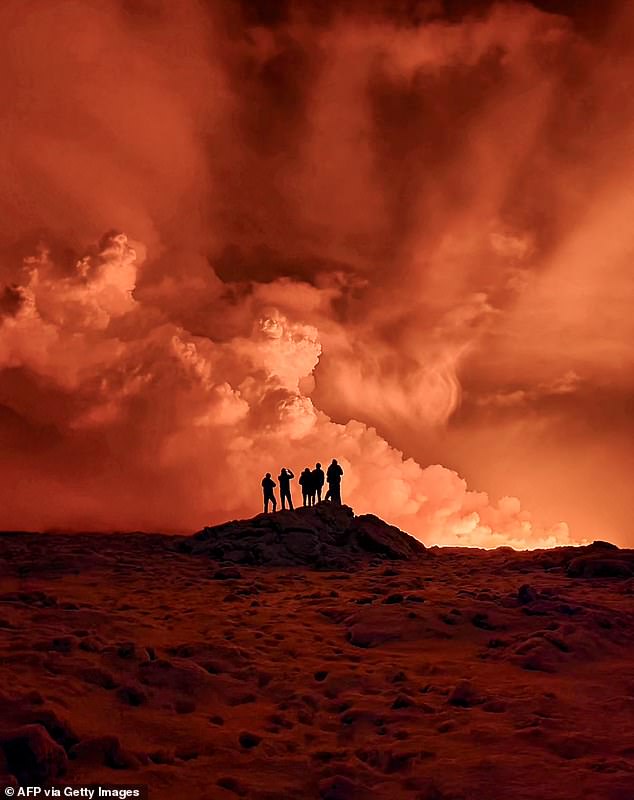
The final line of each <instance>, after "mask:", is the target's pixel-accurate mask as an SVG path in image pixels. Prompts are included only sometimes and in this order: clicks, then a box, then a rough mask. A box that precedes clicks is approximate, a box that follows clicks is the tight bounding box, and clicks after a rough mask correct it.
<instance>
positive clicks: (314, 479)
mask: <svg viewBox="0 0 634 800" xmlns="http://www.w3.org/2000/svg"><path fill="white" fill-rule="evenodd" d="M342 476H343V470H342V469H341V466H340V465H339V464H338V463H337V459H336V458H333V460H332V463H331V464H330V466H329V467H328V469H327V470H326V472H324V471H323V469H322V468H321V464H319V463H317V464H315V469H311V468H310V467H306V469H304V470H303V471H302V473H301V475H300V476H299V479H298V483H299V485H300V486H301V487H302V500H303V502H304V505H305V506H314V505H315V503H321V500H322V494H323V491H324V486H325V484H326V483H327V484H328V491H327V492H326V494H325V496H324V498H323V499H324V500H330V501H331V502H332V503H337V504H338V505H341V478H342ZM294 477H295V474H294V473H293V472H292V471H291V470H290V469H288V468H287V467H282V469H281V471H280V474H279V475H278V476H277V480H278V482H279V484H280V500H281V501H282V511H284V510H285V509H286V504H287V503H288V508H289V510H290V511H292V510H293V498H292V497H291V481H292V480H293V478H294ZM276 486H277V484H276V483H275V481H274V480H273V478H271V473H270V472H267V473H266V475H265V476H264V478H263V479H262V492H263V493H264V513H265V514H268V511H269V503H270V504H271V507H272V510H273V511H275V510H276V509H277V500H276V499H275V487H276Z"/></svg>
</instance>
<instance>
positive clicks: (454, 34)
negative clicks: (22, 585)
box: [0, 0, 634, 547]
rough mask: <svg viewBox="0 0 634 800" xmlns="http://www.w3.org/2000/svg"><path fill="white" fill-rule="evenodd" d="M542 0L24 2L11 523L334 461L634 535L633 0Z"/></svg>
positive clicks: (16, 139)
mask: <svg viewBox="0 0 634 800" xmlns="http://www.w3.org/2000/svg"><path fill="white" fill-rule="evenodd" d="M448 5H451V4H448ZM545 6H546V4H545V3H542V4H540V6H539V7H538V6H537V5H532V4H529V3H492V4H491V3H477V4H476V3H473V4H471V5H469V4H455V5H452V7H451V8H443V5H442V4H439V3H435V2H430V3H425V2H422V3H418V4H409V3H403V4H402V6H401V4H398V3H395V4H381V3H377V4H376V6H372V4H367V3H366V4H359V5H357V4H355V3H350V4H348V5H344V6H341V7H340V6H339V4H336V5H335V4H333V6H329V5H328V4H323V3H320V4H314V3H312V2H308V0H307V2H297V3H291V2H288V3H282V2H280V3H274V4H270V3H266V4H265V3H261V4H259V3H255V2H250V3H247V2H243V3H227V4H225V5H223V4H213V5H212V4H209V5H207V4H204V3H201V2H194V0H192V1H191V2H183V3H179V4H171V3H163V2H160V0H156V1H151V0H143V1H141V0H136V1H134V0H127V1H126V2H124V1H123V0H121V2H119V1H118V0H111V2H108V3H103V2H94V3H93V2H81V3H78V2H77V3H76V2H71V0H68V2H65V3H62V4H58V5H57V7H56V8H55V9H53V8H50V7H48V6H47V5H46V4H42V3H39V2H37V1H36V0H35V1H33V2H8V3H5V4H4V5H3V8H2V10H1V11H0V17H1V19H0V23H1V24H2V25H3V30H5V31H7V35H8V46H7V48H5V50H4V52H3V54H2V55H0V60H1V61H2V63H0V81H1V82H2V84H3V90H4V92H5V96H6V97H7V98H8V102H7V106H6V111H5V114H6V120H5V125H4V126H3V130H2V134H0V135H1V136H2V147H3V153H4V154H5V158H4V159H3V161H2V166H0V177H1V178H2V180H3V185H4V186H6V187H8V190H7V191H6V192H5V193H4V196H2V197H0V210H1V211H2V214H1V216H0V237H1V248H2V249H1V253H0V279H2V281H3V285H4V289H3V291H2V296H1V298H0V435H1V437H2V442H3V451H4V455H5V458H4V459H3V464H2V468H1V474H0V481H1V486H2V489H1V490H0V491H1V492H2V495H3V497H2V502H1V504H0V508H1V511H0V526H1V527H3V528H29V529H41V528H52V527H58V528H60V527H63V528H72V529H146V530H150V529H152V530H179V531H187V530H194V529H197V528H199V527H201V526H202V525H204V524H208V523H211V522H216V521H221V520H224V519H226V518H228V517H236V516H243V515H251V514H253V513H255V512H256V511H257V510H259V505H260V498H259V480H260V478H261V476H262V474H263V473H264V472H266V471H271V472H275V471H276V470H277V469H278V468H279V467H280V466H282V465H285V466H288V467H291V468H292V469H294V471H295V472H296V473H297V472H299V470H300V469H301V468H302V467H303V466H305V465H306V464H312V463H314V462H315V461H316V460H321V461H322V462H325V461H328V460H329V459H330V458H332V457H336V458H338V460H339V461H340V462H341V463H342V465H343V467H344V471H345V482H344V500H345V501H346V502H348V503H350V504H351V505H352V506H353V507H354V508H355V510H356V511H358V512H363V511H371V512H373V513H376V514H378V515H380V516H382V517H384V518H385V519H387V520H389V521H390V522H393V523H395V524H397V525H399V526H400V527H402V528H404V529H406V530H408V531H410V532H411V533H413V534H415V535H417V536H419V537H420V538H422V539H423V540H424V541H425V542H427V543H442V544H469V545H477V546H485V547H491V546H497V545H500V544H510V545H511V546H514V547H536V546H550V545H555V544H566V543H569V542H571V541H577V540H581V539H584V538H586V537H588V538H591V537H593V536H594V537H597V536H602V537H603V538H611V539H612V540H615V541H617V542H619V543H626V542H627V536H628V534H629V530H628V529H627V528H626V527H625V525H626V523H627V522H629V516H628V513H629V512H628V510H627V500H626V498H627V497H628V492H629V485H628V484H629V480H628V475H631V468H632V466H634V464H633V463H632V452H631V447H629V446H628V445H627V443H628V442H629V441H631V434H632V427H634V426H633V425H632V415H631V398H632V389H633V387H632V377H631V376H632V374H634V373H633V372H632V361H633V358H632V352H633V348H632V342H634V323H632V318H631V315H630V314H629V313H628V311H629V308H630V307H631V303H632V300H634V284H633V283H632V278H631V266H630V263H631V257H632V251H633V250H634V241H633V234H632V233H631V230H630V228H631V226H629V224H628V221H629V219H630V217H631V212H632V211H633V210H634V209H633V208H632V205H633V204H634V200H633V199H632V196H631V189H630V186H631V175H630V172H632V171H633V169H634V157H633V156H632V148H631V130H632V126H631V119H630V118H631V117H632V116H634V100H632V97H631V92H630V91H629V88H628V87H629V83H628V81H629V78H628V75H629V74H631V70H632V66H633V65H632V63H631V59H632V56H631V51H630V49H629V43H630V41H631V38H632V36H631V34H632V32H633V29H632V25H633V23H634V14H632V13H631V12H630V11H628V9H627V8H625V7H623V8H619V7H615V8H613V9H612V8H611V7H609V6H606V7H605V9H604V13H603V16H602V17H601V19H600V20H597V19H596V18H595V17H592V18H589V17H588V16H587V15H583V14H580V13H578V12H576V15H575V13H573V11H572V10H571V11H570V12H568V9H567V8H566V7H565V4H558V6H559V7H558V8H557V9H555V10H556V11H557V12H558V13H551V11H552V9H548V8H545ZM571 9H574V6H571ZM599 22H600V24H599ZM104 232H105V233H104ZM430 465H431V466H430ZM441 465H444V466H441ZM462 476H464V477H462ZM465 478H466V480H465ZM467 480H468V482H469V486H472V487H478V490H475V489H473V488H471V489H470V488H468V485H467ZM480 489H485V490H486V491H480ZM515 494H518V495H519V496H521V497H522V498H524V500H525V502H528V505H529V506H530V507H532V508H533V509H535V514H534V516H532V515H531V514H530V513H529V512H528V511H526V510H524V509H523V508H522V506H521V504H520V501H519V500H518V499H517V498H516V497H515V496H511V495H515ZM498 497H501V499H499V500H498V499H495V498H498ZM562 519H566V520H567V521H568V523H569V524H570V526H571V527H570V529H569V525H568V524H566V523H564V522H560V521H559V520H562ZM571 531H572V532H571Z"/></svg>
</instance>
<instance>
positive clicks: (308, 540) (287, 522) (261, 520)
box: [177, 503, 425, 579]
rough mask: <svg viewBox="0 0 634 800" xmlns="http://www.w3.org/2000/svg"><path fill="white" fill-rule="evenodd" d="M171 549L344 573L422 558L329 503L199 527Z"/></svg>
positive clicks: (397, 533) (391, 531) (413, 543)
mask: <svg viewBox="0 0 634 800" xmlns="http://www.w3.org/2000/svg"><path fill="white" fill-rule="evenodd" d="M177 546H178V548H179V549H180V550H181V551H184V552H189V553H204V554H206V555H209V556H211V557H212V558H215V559H218V560H224V561H231V562H233V563H238V564H251V565H257V566H266V565H269V566H291V565H297V566H310V567H315V568H318V569H345V568H347V567H352V566H353V565H354V564H355V563H358V562H359V560H366V561H367V560H369V559H376V558H379V559H384V560H389V561H405V560H412V559H416V558H419V557H421V556H422V555H423V554H425V546H424V545H423V544H422V543H421V542H419V541H418V540H417V539H414V537H413V536H410V535H409V534H407V533H404V532H403V531H401V530H399V529H398V528H396V527H394V526H393V525H388V524H387V523H385V522H383V521H382V520H381V519H379V518H378V517H375V516H374V515H373V514H362V515H361V516H355V515H354V513H353V511H352V509H351V508H349V507H348V506H338V505H335V504H333V503H320V504H319V505H317V506H314V507H312V508H299V509H296V510H295V511H280V512H278V513H275V514H259V515H258V516H257V517H254V518H253V519H250V520H236V521H233V522H227V523H225V524H223V525H216V526H214V527H208V528H204V529H203V530H202V531H200V532H199V533H196V534H195V535H194V536H193V537H191V538H189V539H186V540H184V541H181V542H179V543H178V545H177ZM214 577H216V578H217V579H218V578H219V577H220V576H219V574H218V573H216V574H215V575H214ZM223 577H225V576H224V575H223ZM227 577H228V576H227ZM231 577H233V575H232V576H231ZM235 577H239V573H238V572H237V570H236V575H235Z"/></svg>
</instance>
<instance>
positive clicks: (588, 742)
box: [0, 510, 634, 800]
mask: <svg viewBox="0 0 634 800" xmlns="http://www.w3.org/2000/svg"><path fill="white" fill-rule="evenodd" d="M329 513H330V512H329V511H323V510H322V511H319V510H318V511H315V512H312V511H300V512H299V513H298V514H297V515H293V516H292V517H291V516H286V517H284V516H282V515H277V517H276V519H274V520H265V519H263V518H262V517H260V518H256V520H252V521H248V522H245V523H240V525H238V526H237V527H235V526H234V528H231V529H227V528H226V527H223V528H222V529H221V530H220V532H218V529H214V530H212V531H211V533H210V532H209V531H207V532H206V533H205V534H201V535H200V536H199V537H198V538H197V539H189V540H187V541H186V542H185V540H183V539H181V538H179V537H169V536H159V535H146V534H126V535H122V534H110V535H102V534H99V535H95V534H21V533H16V534H1V535H0V785H3V784H5V785H14V786H15V785H17V783H18V781H21V782H22V783H34V782H40V783H47V782H51V781H52V782H65V783H68V784H71V785H72V784H77V783H81V782H108V783H121V784H123V783H137V784H138V783H141V784H147V785H149V787H150V793H149V796H150V798H151V800H167V799H168V798H169V799H170V800H173V798H181V797H182V798H192V799H193V800H212V799H213V800H231V798H234V799H235V798H236V797H244V798H252V800H282V798H283V799H284V800H287V799H289V798H290V799H294V798H297V800H307V799H308V798H329V800H348V799H353V800H354V799H356V798H358V799H359V800H365V798H377V799H380V800H395V798H412V800H414V799H418V800H507V798H508V800H511V799H512V800H542V799H543V800H559V799H563V798H565V799H566V800H573V799H574V800H579V799H580V798H589V799H591V800H633V798H634V667H633V665H634V594H633V593H634V578H632V574H633V570H634V554H633V553H632V551H623V550H616V549H614V548H612V547H610V546H608V545H605V544H597V545H595V546H591V547H589V548H562V549H557V550H551V551H534V552H520V553H516V552H513V551H511V550H508V549H500V550H496V551H489V552H486V551H481V550H466V549H438V548H432V549H428V550H425V551H422V549H421V548H417V547H416V546H413V548H411V542H410V540H407V539H402V540H401V539H399V538H398V536H400V534H399V535H397V536H396V538H395V539H392V540H391V541H392V544H393V545H394V546H395V547H397V549H398V547H400V546H401V545H402V546H403V548H404V549H403V553H402V554H401V555H403V560H391V559H394V558H395V556H398V555H399V553H398V552H392V553H386V552H384V551H382V550H381V547H379V548H378V550H377V545H376V540H377V539H379V540H381V539H382V537H384V536H387V537H388V538H389V537H393V536H395V534H394V531H395V529H388V528H387V526H384V525H383V523H381V522H380V520H376V518H366V519H365V521H364V522H362V523H357V522H356V521H354V520H352V518H351V517H347V519H348V523H349V524H350V525H351V526H353V527H354V526H356V527H355V528H354V532H353V533H350V534H349V535H348V534H346V536H339V537H337V536H336V535H335V534H334V533H333V532H332V530H331V529H332V525H333V524H334V523H333V522H332V520H330V518H329V517H328V514H329ZM337 513H341V512H337ZM344 513H345V512H344ZM320 514H321V516H319V515H320ZM324 514H325V515H326V516H325V517H324ZM337 519H339V518H337ZM357 519H359V518H357ZM298 520H299V522H298ZM329 520H330V521H329ZM336 524H337V525H340V524H341V523H340V522H337V523H336ZM346 524H347V523H346ZM329 525H330V528H328V526H329ZM359 525H361V528H363V530H361V528H360V527H359ZM368 525H370V526H373V527H372V530H373V531H374V533H372V534H371V535H370V534H367V531H366V528H367V526H368ZM240 526H242V527H240ZM271 526H273V527H271ZM344 527H345V525H344ZM247 528H248V530H249V531H250V533H249V534H248V535H247V534H246V533H245V534H244V537H243V538H245V540H246V539H248V537H249V536H250V537H254V536H255V537H258V536H264V535H265V534H268V535H269V539H268V541H269V542H270V543H271V545H270V549H268V550H267V548H261V550H260V551H258V552H259V553H260V555H259V556H258V560H259V562H260V563H258V564H256V565H248V564H239V565H236V564H232V563H230V561H231V559H230V556H231V553H230V552H229V551H227V549H226V542H227V541H231V538H228V536H229V534H230V537H235V538H236V540H238V539H239V538H240V536H239V532H240V530H246V529H247ZM300 528H301V529H303V538H301V536H300V532H299V529H300ZM227 530H229V534H228V533H227ZM293 530H295V535H296V536H297V537H298V539H297V541H300V540H301V542H303V544H302V545H301V547H300V546H299V545H294V546H291V550H293V547H294V550H293V552H297V551H298V550H299V551H301V552H300V556H292V557H293V558H296V557H297V558H299V560H300V562H301V563H297V564H292V565H290V566H279V565H278V566H272V565H271V564H270V563H266V561H267V558H268V556H267V552H268V553H271V552H275V553H277V554H278V555H277V556H275V558H277V559H278V560H279V557H280V556H279V553H280V552H282V551H280V549H279V546H281V545H279V542H280V541H281V539H280V537H284V536H292V535H293ZM328 530H330V533H328ZM315 531H320V533H319V536H318V539H317V540H315V538H314V536H313V533H314V532H315ZM324 531H325V533H324ZM364 531H366V532H364ZM326 535H328V536H331V541H330V544H329V547H332V548H335V550H333V551H332V552H331V551H330V550H328V551H327V552H326V550H327V548H326V549H325V548H323V547H322V546H321V544H320V543H321V541H322V539H321V538H320V537H322V536H326ZM368 537H369V538H368ZM252 541H253V540H250V542H251V543H250V544H249V545H248V546H244V545H243V546H242V547H236V548H235V549H236V550H237V552H238V553H240V552H241V553H242V555H238V556H235V553H234V554H233V555H234V557H233V561H240V560H242V561H248V560H249V553H250V552H253V544H252ZM223 542H224V543H225V544H223ZM275 542H277V544H275ZM315 542H316V543H315ZM399 542H400V543H401V545H399V544H398V543H399ZM394 543H396V544H394ZM278 545H279V546H278ZM214 547H215V548H216V550H215V557H214ZM337 547H338V548H340V551H337V550H336V548H337ZM218 548H220V549H218ZM223 548H224V549H223ZM276 548H277V549H276ZM410 550H411V552H410ZM284 552H286V550H285V551H284ZM407 553H409V555H407ZM351 554H352V555H351ZM339 556H341V559H342V560H341V562H340V563H342V564H344V568H337V569H334V570H333V569H332V568H331V569H328V568H327V567H328V563H327V562H328V559H332V558H334V559H335V560H336V559H337V558H339ZM352 556H354V557H352ZM284 557H286V556H284ZM217 558H222V560H216V559H217ZM273 560H275V559H273ZM311 560H313V561H316V562H319V565H320V566H321V567H322V569H320V570H318V569H314V568H312V567H311ZM304 562H305V564H304ZM330 563H332V562H330Z"/></svg>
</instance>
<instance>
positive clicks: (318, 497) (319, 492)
mask: <svg viewBox="0 0 634 800" xmlns="http://www.w3.org/2000/svg"><path fill="white" fill-rule="evenodd" d="M317 502H318V503H321V486H318V487H317Z"/></svg>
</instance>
